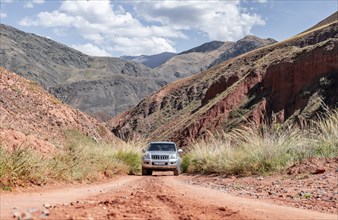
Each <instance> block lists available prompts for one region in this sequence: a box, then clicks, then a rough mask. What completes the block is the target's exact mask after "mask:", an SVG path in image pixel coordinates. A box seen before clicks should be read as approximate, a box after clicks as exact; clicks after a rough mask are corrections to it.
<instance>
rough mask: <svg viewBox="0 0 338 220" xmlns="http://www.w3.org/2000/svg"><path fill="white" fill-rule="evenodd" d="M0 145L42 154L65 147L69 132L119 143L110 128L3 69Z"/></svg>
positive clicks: (30, 82) (0, 70) (1, 77)
mask: <svg viewBox="0 0 338 220" xmlns="http://www.w3.org/2000/svg"><path fill="white" fill-rule="evenodd" d="M0 112H1V115H0V146H1V147H5V148H8V149H14V148H17V147H29V148H32V149H34V150H36V151H39V152H42V153H49V152H53V151H55V150H56V149H60V148H62V146H63V144H64V141H65V135H66V133H67V131H70V130H77V131H79V132H80V133H82V134H84V135H86V136H88V137H91V138H93V139H94V140H96V141H98V142H101V141H106V142H111V143H114V142H119V141H120V140H118V138H116V137H115V136H114V135H113V134H112V133H111V132H110V130H108V129H107V127H106V126H105V125H103V124H101V123H100V122H98V121H97V120H95V119H93V118H91V117H89V116H87V115H86V114H84V113H82V112H80V111H79V110H76V109H73V108H71V107H69V106H67V105H65V104H63V103H62V102H61V101H60V100H58V99H56V98H55V97H54V96H52V95H50V94H48V93H47V92H46V91H45V90H44V89H43V88H42V87H41V86H39V85H38V84H37V83H36V82H34V81H30V80H27V79H24V78H23V77H21V76H18V75H17V74H15V73H13V72H10V71H8V70H6V69H4V68H2V67H0Z"/></svg>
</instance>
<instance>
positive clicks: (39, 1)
mask: <svg viewBox="0 0 338 220" xmlns="http://www.w3.org/2000/svg"><path fill="white" fill-rule="evenodd" d="M43 3H45V0H31V1H28V2H26V4H24V6H23V7H24V8H34V5H35V4H40V5H41V4H43Z"/></svg>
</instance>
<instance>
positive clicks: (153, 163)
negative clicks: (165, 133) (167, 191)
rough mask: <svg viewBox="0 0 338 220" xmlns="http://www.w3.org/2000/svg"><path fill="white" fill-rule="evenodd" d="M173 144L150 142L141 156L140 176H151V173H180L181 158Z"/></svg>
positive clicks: (179, 151)
mask: <svg viewBox="0 0 338 220" xmlns="http://www.w3.org/2000/svg"><path fill="white" fill-rule="evenodd" d="M181 152H182V150H181V149H179V150H177V147H176V144H175V143H174V142H162V141H161V142H151V143H150V144H149V145H148V147H147V149H146V150H145V151H144V154H143V156H142V175H152V173H153V171H154V170H155V171H174V175H175V176H178V175H179V174H180V172H181V169H180V165H181V158H180V155H179V153H181Z"/></svg>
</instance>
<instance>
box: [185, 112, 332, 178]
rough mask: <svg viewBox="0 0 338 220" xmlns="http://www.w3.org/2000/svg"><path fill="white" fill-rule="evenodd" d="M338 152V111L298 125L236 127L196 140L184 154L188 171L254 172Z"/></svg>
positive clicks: (260, 172)
mask: <svg viewBox="0 0 338 220" xmlns="http://www.w3.org/2000/svg"><path fill="white" fill-rule="evenodd" d="M337 156H338V111H337V110H333V111H331V112H329V113H328V115H327V116H326V117H320V118H319V120H317V121H313V122H311V123H309V125H308V126H307V127H306V128H305V129H300V128H299V127H298V126H295V125H293V126H290V125H281V124H273V125H271V126H267V125H263V126H256V127H245V128H239V129H235V130H234V131H232V132H231V133H228V134H225V133H224V134H222V135H218V136H217V138H216V137H215V136H214V137H212V138H210V139H209V140H208V141H205V140H204V141H200V142H198V143H195V144H193V146H192V147H191V149H190V150H189V151H188V153H187V154H186V155H185V156H184V158H183V162H182V170H183V171H184V172H188V173H204V174H210V173H216V174H228V175H252V174H265V173H270V172H278V171H282V170H283V169H285V168H286V167H288V166H289V165H291V164H293V163H296V162H299V161H301V160H303V159H306V158H309V157H330V158H332V157H337Z"/></svg>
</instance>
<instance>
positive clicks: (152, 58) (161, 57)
mask: <svg viewBox="0 0 338 220" xmlns="http://www.w3.org/2000/svg"><path fill="white" fill-rule="evenodd" d="M175 55H176V53H170V52H163V53H160V54H155V55H149V56H148V55H141V56H122V57H120V58H121V59H124V60H130V61H134V62H137V63H142V64H144V65H146V66H148V67H150V68H155V67H158V66H160V65H161V64H163V63H165V62H166V61H167V60H169V59H170V58H172V57H173V56H175Z"/></svg>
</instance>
